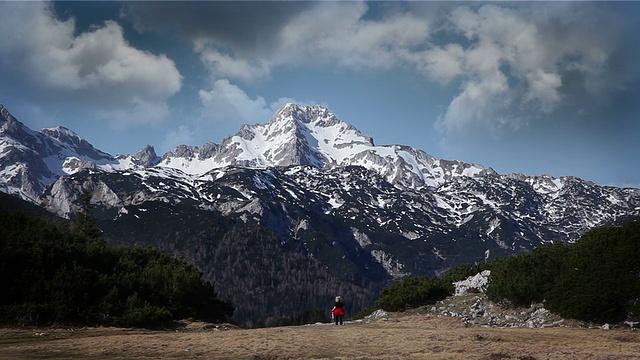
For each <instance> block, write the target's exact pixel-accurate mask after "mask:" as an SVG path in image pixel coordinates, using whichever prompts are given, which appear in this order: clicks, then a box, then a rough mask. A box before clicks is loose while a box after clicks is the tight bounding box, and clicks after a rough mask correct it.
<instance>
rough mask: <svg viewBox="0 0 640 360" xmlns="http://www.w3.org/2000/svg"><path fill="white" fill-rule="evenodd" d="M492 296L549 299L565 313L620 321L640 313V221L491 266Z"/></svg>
mask: <svg viewBox="0 0 640 360" xmlns="http://www.w3.org/2000/svg"><path fill="white" fill-rule="evenodd" d="M487 296H488V297H489V299H491V300H492V301H495V302H499V303H503V304H507V305H508V304H513V305H524V306H526V305H530V304H531V303H534V302H544V305H545V307H546V308H547V309H549V310H550V311H552V312H554V313H557V314H559V315H560V316H562V317H565V318H572V319H578V320H584V321H595V322H616V321H621V320H624V319H638V318H639V317H640V222H638V221H636V222H631V223H628V224H627V225H625V226H622V227H614V226H606V227H600V228H594V229H591V230H589V231H588V232H586V233H585V234H584V235H583V236H582V237H581V238H580V239H579V240H578V241H577V242H575V243H574V244H569V245H563V244H554V245H548V246H543V247H540V248H538V249H536V250H534V251H533V252H532V253H530V254H526V255H520V256H516V257H511V258H503V259H498V260H495V261H494V262H493V264H492V265H491V278H490V280H489V287H488V290H487Z"/></svg>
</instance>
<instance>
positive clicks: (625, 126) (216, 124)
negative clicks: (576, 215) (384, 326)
mask: <svg viewBox="0 0 640 360" xmlns="http://www.w3.org/2000/svg"><path fill="white" fill-rule="evenodd" d="M0 34H1V35H0V104H3V105H4V106H6V107H7V108H8V109H9V111H10V112H11V113H12V114H13V115H14V116H15V117H16V118H18V119H19V120H20V121H22V122H23V123H25V124H26V125H27V126H29V127H30V128H32V129H34V130H40V129H42V128H45V127H53V126H57V125H61V126H65V127H67V128H69V129H71V130H73V131H75V132H76V133H78V134H79V135H80V136H81V137H83V138H84V139H86V140H87V141H89V142H90V143H92V144H93V145H94V146H95V147H97V148H98V149H100V150H103V151H106V152H108V153H110V154H112V155H116V154H133V153H135V152H137V151H139V150H140V149H142V148H143V147H144V146H145V145H147V144H149V145H152V146H154V148H155V150H156V152H157V153H158V154H159V155H160V156H161V155H162V154H164V153H165V152H167V151H172V150H174V149H175V147H176V146H177V145H180V144H187V145H195V146H202V145H203V144H205V143H207V142H210V141H213V142H216V143H220V142H221V141H222V139H223V138H224V137H225V136H227V135H233V134H235V133H236V132H237V131H238V130H239V129H240V126H241V125H242V124H257V123H266V122H267V121H269V119H270V117H271V116H272V115H273V113H274V112H275V110H277V109H278V108H279V107H280V106H282V105H284V104H285V103H287V102H295V103H299V104H303V105H314V104H321V105H324V106H326V107H328V108H329V110H330V111H332V112H333V113H334V114H336V115H337V116H338V118H340V119H341V120H343V121H346V122H348V123H350V124H352V125H354V126H355V127H357V128H358V129H359V130H360V131H361V132H362V133H364V134H366V135H371V136H372V137H373V138H374V141H375V143H376V144H377V145H387V144H404V145H410V146H413V147H415V148H418V149H422V150H424V151H426V152H427V153H429V154H431V155H433V156H435V157H437V158H442V159H457V160H462V161H466V162H473V163H478V164H481V165H483V166H485V167H492V168H493V169H494V170H496V171H497V172H498V173H501V174H508V173H523V174H527V175H542V174H549V175H552V176H555V177H559V176H577V177H579V178H582V179H585V180H590V181H593V182H595V183H597V184H600V185H613V186H620V187H638V188H640V159H639V154H640V101H638V100H639V95H640V37H639V36H638V34H640V2H633V1H632V2H582V1H575V2H573V1H568V2H520V1H518V2H481V1H474V2H432V1H409V2H399V1H389V2H385V1H376V2H359V1H349V2H343V1H322V2H316V1H286V2H285V1H268V2H267V1H259V2H250V1H239V2H238V1H236V2H225V1H195V2H184V1H133V2H118V1H72V2H46V1H45V2H35V1H0Z"/></svg>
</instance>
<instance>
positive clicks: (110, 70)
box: [0, 2, 182, 124]
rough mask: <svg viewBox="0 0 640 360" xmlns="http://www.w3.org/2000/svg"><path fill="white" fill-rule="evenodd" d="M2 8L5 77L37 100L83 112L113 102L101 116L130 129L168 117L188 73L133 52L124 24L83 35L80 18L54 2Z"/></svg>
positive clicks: (0, 24) (0, 43)
mask: <svg viewBox="0 0 640 360" xmlns="http://www.w3.org/2000/svg"><path fill="white" fill-rule="evenodd" d="M0 8H1V9H0V10H2V11H0V32H1V33H2V34H5V36H3V37H2V40H0V59H1V60H0V61H2V65H3V67H2V70H0V73H1V75H2V77H3V78H12V79H14V80H15V81H16V83H19V84H20V86H22V87H24V88H25V89H29V91H30V92H29V95H30V96H32V97H33V96H37V97H43V98H50V97H55V98H56V99H58V101H60V99H62V98H64V99H66V100H65V101H67V102H70V103H75V105H76V106H79V107H81V106H83V104H84V103H91V104H94V105H95V104H98V103H101V104H106V105H107V106H105V107H103V108H102V109H101V110H100V112H101V113H103V114H105V119H107V120H108V119H111V118H112V117H113V118H122V117H123V116H125V117H127V118H128V119H127V121H124V122H121V123H122V124H124V123H127V122H129V121H133V122H134V123H135V122H138V121H142V122H145V123H153V122H156V121H158V120H162V119H164V118H165V117H166V108H167V107H166V104H165V101H166V100H167V99H168V98H169V97H171V96H172V95H173V94H175V93H176V92H177V91H179V90H180V88H181V85H182V76H181V74H180V72H179V71H178V69H177V68H176V66H175V64H174V62H173V61H172V60H171V59H169V58H167V57H166V56H165V55H154V54H151V53H149V52H147V51H142V50H139V49H136V48H134V47H132V46H131V45H130V44H129V43H128V42H127V41H126V40H125V38H124V32H123V29H122V27H121V26H120V25H119V24H118V23H116V22H114V21H106V22H105V23H103V24H101V25H94V26H92V27H91V28H89V29H88V30H87V31H85V32H81V33H79V34H77V35H76V32H78V29H77V28H76V22H75V21H74V19H73V18H71V19H67V20H60V19H59V18H58V17H57V15H56V14H55V12H54V10H53V6H52V4H51V3H46V2H45V3H31V2H28V3H20V2H18V3H14V2H3V3H2V4H1V5H0ZM158 74H162V76H158ZM140 109H144V110H143V111H142V112H141V111H140ZM128 113H134V114H135V113H143V114H145V116H142V117H139V116H138V117H130V116H127V115H126V114H128ZM153 114H155V116H154V115H153ZM112 115H113V116H112ZM141 119H142V120H141ZM116 122H118V121H116Z"/></svg>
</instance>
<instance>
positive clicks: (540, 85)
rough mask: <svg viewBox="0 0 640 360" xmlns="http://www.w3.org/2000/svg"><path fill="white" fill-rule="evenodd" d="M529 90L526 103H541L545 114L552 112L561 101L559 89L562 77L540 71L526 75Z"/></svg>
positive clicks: (525, 98)
mask: <svg viewBox="0 0 640 360" xmlns="http://www.w3.org/2000/svg"><path fill="white" fill-rule="evenodd" d="M526 77H527V81H528V83H529V89H528V91H527V93H526V94H525V96H524V100H525V101H526V102H533V103H539V104H540V109H541V110H542V111H543V112H551V111H552V110H553V108H554V107H555V106H556V104H558V103H559V102H560V100H561V96H560V93H559V91H558V89H559V88H560V86H561V85H562V79H561V78H560V75H558V74H555V73H547V72H544V71H543V70H540V69H538V70H537V71H532V72H530V73H528V74H527V75H526Z"/></svg>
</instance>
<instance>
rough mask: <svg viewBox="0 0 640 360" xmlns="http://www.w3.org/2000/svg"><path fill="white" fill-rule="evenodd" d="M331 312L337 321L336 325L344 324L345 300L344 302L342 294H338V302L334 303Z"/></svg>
mask: <svg viewBox="0 0 640 360" xmlns="http://www.w3.org/2000/svg"><path fill="white" fill-rule="evenodd" d="M331 313H332V314H333V318H334V320H335V321H336V325H338V323H339V324H340V325H342V320H343V319H344V302H342V297H341V296H336V302H335V303H334V304H333V309H331Z"/></svg>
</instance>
